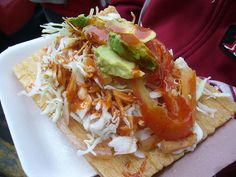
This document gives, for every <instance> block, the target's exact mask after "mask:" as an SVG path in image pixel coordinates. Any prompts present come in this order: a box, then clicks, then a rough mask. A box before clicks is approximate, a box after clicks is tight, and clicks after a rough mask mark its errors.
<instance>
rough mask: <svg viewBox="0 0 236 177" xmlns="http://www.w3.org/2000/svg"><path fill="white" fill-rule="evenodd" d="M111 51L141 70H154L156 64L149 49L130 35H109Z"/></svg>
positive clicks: (111, 33) (112, 33)
mask: <svg viewBox="0 0 236 177" xmlns="http://www.w3.org/2000/svg"><path fill="white" fill-rule="evenodd" d="M109 45H110V47H111V49H112V50H113V51H114V52H116V53H117V54H118V55H119V56H121V57H122V58H125V59H126V60H129V61H131V62H135V63H136V64H138V65H139V66H140V67H142V68H146V69H149V70H152V71H153V70H155V69H156V68H157V67H158V63H157V60H156V58H155V57H154V55H153V54H152V52H151V51H150V49H149V48H148V47H147V46H146V45H145V44H144V43H143V42H141V41H139V40H138V39H137V38H136V37H135V36H134V35H132V34H117V33H114V32H110V33H109Z"/></svg>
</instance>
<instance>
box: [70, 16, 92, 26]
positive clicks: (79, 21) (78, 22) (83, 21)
mask: <svg viewBox="0 0 236 177" xmlns="http://www.w3.org/2000/svg"><path fill="white" fill-rule="evenodd" d="M68 20H69V22H71V23H72V24H73V25H75V26H78V27H81V28H83V27H85V26H87V25H88V24H89V18H88V17H85V16H84V14H81V15H79V16H78V17H71V18H68Z"/></svg>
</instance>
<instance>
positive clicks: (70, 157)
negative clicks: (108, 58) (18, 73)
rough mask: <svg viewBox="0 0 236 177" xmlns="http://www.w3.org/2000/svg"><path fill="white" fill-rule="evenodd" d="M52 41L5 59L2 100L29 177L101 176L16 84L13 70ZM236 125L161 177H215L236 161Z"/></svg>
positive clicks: (0, 73) (13, 51) (21, 47)
mask: <svg viewBox="0 0 236 177" xmlns="http://www.w3.org/2000/svg"><path fill="white" fill-rule="evenodd" d="M51 40H52V37H51V38H38V39H35V40H32V41H28V42H25V43H22V44H18V45H16V46H13V47H10V48H8V49H7V50H6V51H4V52H3V53H1V55H0V100H1V103H2V107H3V110H4V113H5V116H6V119H7V123H8V126H9V129H10V132H11V135H12V138H13V141H14V144H15V147H16V150H17V153H18V156H19V158H20V161H21V164H22V167H23V169H24V171H25V173H26V174H27V176H29V177H89V176H94V175H96V171H95V170H94V169H93V168H92V167H91V166H90V165H89V164H88V163H87V161H86V160H85V159H84V158H83V157H81V156H80V157H78V156H77V155H76V150H75V149H73V147H72V146H71V145H70V143H69V142H68V141H67V140H66V138H65V136H63V134H62V133H61V132H60V131H59V130H58V129H57V128H56V126H55V125H54V124H53V123H52V122H51V121H50V120H49V119H48V118H47V117H46V116H42V115H40V110H39V108H38V107H37V106H36V104H35V103H34V102H33V101H32V99H30V98H27V97H24V96H17V93H18V92H19V91H21V90H22V89H23V88H22V86H21V85H20V83H19V82H18V81H17V80H16V78H15V76H14V74H13V72H12V68H13V66H14V65H15V64H17V63H20V62H21V61H22V60H23V59H25V58H26V57H28V56H30V55H32V54H33V53H34V52H36V51H37V50H38V49H40V48H42V47H43V46H45V45H46V44H47V43H49V41H51ZM235 134H236V121H235V120H231V121H230V123H227V125H225V126H223V127H222V128H220V129H219V130H218V131H217V132H216V133H215V134H214V136H211V137H209V138H208V139H207V141H205V142H204V143H202V144H201V145H200V146H199V147H198V148H197V149H196V150H195V152H193V153H190V154H188V155H186V156H185V157H184V158H182V159H181V160H179V161H177V162H176V163H174V165H173V166H171V168H169V169H167V170H165V172H164V173H163V174H162V175H161V177H174V176H181V177H189V176H191V177H198V176H203V177H211V176H213V175H214V174H215V173H217V172H218V171H219V170H221V169H222V168H224V167H225V166H226V165H228V164H229V163H232V162H233V161H235V160H236V150H235V147H236V139H235Z"/></svg>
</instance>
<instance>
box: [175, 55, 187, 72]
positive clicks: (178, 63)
mask: <svg viewBox="0 0 236 177" xmlns="http://www.w3.org/2000/svg"><path fill="white" fill-rule="evenodd" d="M174 64H175V66H176V67H177V68H178V69H183V68H187V67H188V64H187V63H186V62H185V60H184V58H183V57H179V58H177V59H176V60H175V61H174Z"/></svg>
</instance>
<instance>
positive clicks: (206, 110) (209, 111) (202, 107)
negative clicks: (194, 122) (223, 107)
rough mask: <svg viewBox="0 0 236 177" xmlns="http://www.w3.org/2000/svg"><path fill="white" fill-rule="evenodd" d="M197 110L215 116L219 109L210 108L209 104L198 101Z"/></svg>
mask: <svg viewBox="0 0 236 177" xmlns="http://www.w3.org/2000/svg"><path fill="white" fill-rule="evenodd" d="M197 111H199V112H201V113H203V114H205V115H208V116H210V117H212V118H214V115H215V113H216V111H217V109H213V108H210V107H208V106H207V105H204V104H202V103H200V102H197Z"/></svg>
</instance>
